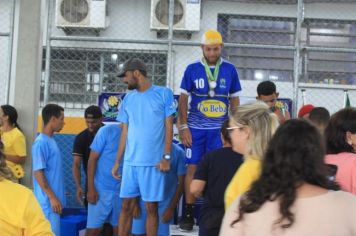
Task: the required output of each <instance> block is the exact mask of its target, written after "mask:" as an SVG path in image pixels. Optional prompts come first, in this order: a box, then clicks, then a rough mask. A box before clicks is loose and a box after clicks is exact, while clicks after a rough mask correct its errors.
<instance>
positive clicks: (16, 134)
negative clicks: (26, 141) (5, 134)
mask: <svg viewBox="0 0 356 236" xmlns="http://www.w3.org/2000/svg"><path fill="white" fill-rule="evenodd" d="M11 131H12V133H13V135H14V136H16V137H24V134H23V133H22V131H21V130H20V129H19V128H17V127H15V128H14V129H13V130H11Z"/></svg>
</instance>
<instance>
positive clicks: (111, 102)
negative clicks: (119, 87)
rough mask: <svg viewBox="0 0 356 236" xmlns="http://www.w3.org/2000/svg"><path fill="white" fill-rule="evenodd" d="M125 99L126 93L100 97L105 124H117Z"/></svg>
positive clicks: (106, 94) (101, 95) (107, 94)
mask: <svg viewBox="0 0 356 236" xmlns="http://www.w3.org/2000/svg"><path fill="white" fill-rule="evenodd" d="M124 97H125V93H101V94H100V95H99V99H98V102H99V104H98V106H99V107H100V109H101V112H102V113H103V116H104V122H116V117H117V115H118V114H119V110H120V106H121V102H122V100H123V99H124Z"/></svg>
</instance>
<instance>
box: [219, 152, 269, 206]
mask: <svg viewBox="0 0 356 236" xmlns="http://www.w3.org/2000/svg"><path fill="white" fill-rule="evenodd" d="M261 167H262V161H261V160H259V158H254V157H248V158H245V161H244V163H243V164H242V165H241V166H240V168H239V169H238V170H237V172H236V174H235V175H234V177H233V178H232V180H231V181H230V183H229V185H228V186H227V188H226V191H225V210H227V209H228V208H229V207H230V205H231V204H232V203H233V202H234V201H235V200H236V198H238V197H239V196H240V195H241V194H243V193H245V192H247V191H248V190H249V189H250V187H251V184H252V183H253V182H254V181H255V180H256V179H258V178H259V177H260V174H261Z"/></svg>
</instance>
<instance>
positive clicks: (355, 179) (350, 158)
mask: <svg viewBox="0 0 356 236" xmlns="http://www.w3.org/2000/svg"><path fill="white" fill-rule="evenodd" d="M324 135H325V139H326V152H327V156H326V159H325V161H326V162H327V163H328V164H333V165H336V166H337V172H336V181H337V182H338V183H339V184H340V186H341V188H342V189H343V190H345V191H347V192H350V193H353V194H356V153H355V152H356V109H355V108H345V109H342V110H340V111H338V112H336V113H335V114H334V115H332V116H331V119H330V122H329V124H328V126H327V127H326V129H325V134H324Z"/></svg>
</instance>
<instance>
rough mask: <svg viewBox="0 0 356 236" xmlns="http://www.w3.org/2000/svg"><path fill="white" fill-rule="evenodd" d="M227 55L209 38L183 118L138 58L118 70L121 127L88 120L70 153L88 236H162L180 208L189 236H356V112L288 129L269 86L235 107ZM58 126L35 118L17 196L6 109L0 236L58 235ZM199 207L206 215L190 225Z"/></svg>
mask: <svg viewBox="0 0 356 236" xmlns="http://www.w3.org/2000/svg"><path fill="white" fill-rule="evenodd" d="M222 46H223V42H222V38H221V35H220V33H219V32H217V31H215V30H209V31H207V32H205V33H204V35H203V37H202V44H201V48H202V53H203V57H202V59H201V60H198V61H196V62H194V63H192V64H190V65H188V66H187V68H186V71H185V72H184V76H183V79H182V82H181V89H182V92H181V95H180V98H179V104H178V111H177V110H176V105H175V102H174V98H173V92H172V90H170V89H169V88H166V87H161V86H156V85H153V84H152V82H151V81H150V79H149V78H148V72H149V70H148V68H147V65H146V64H145V63H144V62H143V61H142V60H140V59H137V58H131V59H129V60H127V61H126V62H125V63H124V64H123V65H121V66H119V68H118V74H117V76H118V77H120V78H122V79H123V82H124V83H126V84H127V86H128V90H130V92H128V93H127V95H126V96H125V98H124V100H123V101H122V104H121V106H120V110H119V114H118V116H117V123H115V124H105V125H104V124H103V114H102V112H101V110H100V108H99V107H98V106H94V105H92V106H89V107H88V108H86V110H85V112H84V118H85V121H86V125H87V128H86V129H85V130H83V131H82V132H81V133H80V134H78V135H77V136H76V138H75V141H74V144H73V152H72V154H73V178H74V182H75V185H76V198H77V200H78V202H79V203H81V204H82V205H83V206H84V207H85V208H87V225H86V226H87V227H86V228H87V229H86V235H88V236H91V235H119V236H129V235H148V236H153V235H160V236H168V235H170V225H171V224H172V220H173V217H174V215H175V214H176V211H177V205H178V203H179V201H180V199H181V198H182V196H184V197H183V198H184V203H185V204H184V206H183V210H182V216H181V219H180V220H179V222H178V226H177V227H179V229H180V230H182V231H188V232H189V231H192V230H193V226H194V225H195V224H198V225H199V235H200V236H217V235H221V236H229V235H247V236H250V235H277V236H279V235H323V236H324V235H330V236H331V235H345V236H346V235H347V236H348V235H350V236H351V235H356V224H355V223H356V220H355V218H356V198H355V196H354V195H355V194H356V109H355V108H344V109H341V110H340V111H338V112H336V113H335V114H333V115H331V116H330V114H329V112H328V110H327V109H325V108H323V107H314V106H313V105H311V104H306V105H304V106H303V107H301V108H300V110H299V112H298V118H297V119H292V118H291V115H290V113H289V111H288V107H287V106H286V105H285V104H283V103H282V102H280V101H278V97H279V93H278V91H277V89H276V85H275V84H274V83H273V82H271V81H263V82H261V83H260V84H259V85H258V86H257V89H256V90H257V96H256V102H253V103H249V104H243V105H240V102H239V93H240V91H241V85H240V81H239V77H238V73H237V70H236V69H235V67H234V65H233V64H231V63H230V62H228V61H227V60H225V59H223V58H222V57H221V50H222ZM177 112H178V122H177V129H178V132H179V137H180V141H181V143H180V144H179V145H178V144H176V143H173V126H174V121H173V120H174V119H173V118H174V116H175V115H176V113H177ZM64 116H65V111H64V109H63V108H62V107H61V106H59V105H56V104H47V105H46V106H45V107H44V108H43V109H42V121H43V129H42V131H41V132H40V134H39V135H38V136H37V137H36V140H35V141H34V143H33V145H32V155H31V156H32V176H33V192H31V191H30V190H28V189H27V188H25V187H23V186H21V185H19V184H18V183H21V178H22V177H23V176H24V171H23V168H22V166H21V164H23V163H24V161H25V159H26V156H27V154H26V142H25V137H24V135H23V134H22V132H21V129H20V127H19V126H18V124H17V117H18V115H17V111H16V109H15V108H14V107H12V106H10V105H3V106H1V109H0V124H1V141H2V144H3V146H1V152H0V192H1V194H0V232H1V235H56V236H60V235H61V232H60V228H61V227H60V216H61V213H62V211H63V208H64V207H65V205H66V202H65V200H66V199H65V192H64V183H63V181H64V180H63V170H62V158H61V152H60V149H59V147H58V145H57V143H56V141H55V139H54V134H55V133H56V132H59V131H60V130H61V129H62V128H63V126H64V125H65V122H64ZM81 169H83V170H84V173H85V175H84V176H85V180H84V181H82V179H81ZM82 182H84V183H85V186H82V185H81V183H82ZM197 198H202V199H203V205H202V206H201V207H200V211H199V216H198V217H194V213H195V201H196V199H197Z"/></svg>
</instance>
